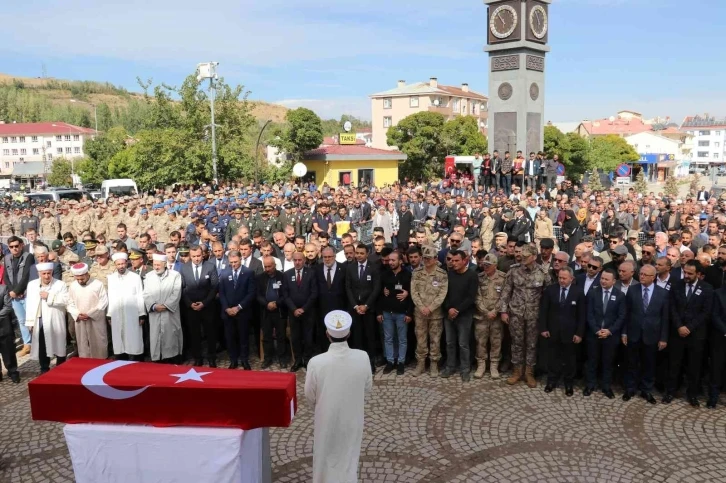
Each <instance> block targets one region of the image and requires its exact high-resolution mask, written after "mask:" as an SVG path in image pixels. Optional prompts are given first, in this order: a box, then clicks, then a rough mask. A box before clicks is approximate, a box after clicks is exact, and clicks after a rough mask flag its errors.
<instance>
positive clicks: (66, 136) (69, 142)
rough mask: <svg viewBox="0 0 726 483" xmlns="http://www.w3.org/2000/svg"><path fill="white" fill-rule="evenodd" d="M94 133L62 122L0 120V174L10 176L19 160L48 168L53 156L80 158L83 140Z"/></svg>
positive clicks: (82, 154) (19, 162)
mask: <svg viewBox="0 0 726 483" xmlns="http://www.w3.org/2000/svg"><path fill="white" fill-rule="evenodd" d="M95 135H96V131H94V130H93V129H87V128H84V127H79V126H74V125H72V124H67V123H65V122H40V123H22V124H21V123H13V124H6V123H3V122H0V177H9V176H11V175H12V173H13V169H14V167H15V166H16V165H18V164H22V163H30V162H43V163H45V166H46V168H47V169H48V170H49V169H50V165H51V163H52V161H53V160H54V159H56V158H65V159H77V158H82V157H84V156H85V152H84V150H83V146H84V143H85V142H86V140H87V139H91V138H93V137H94V136H95Z"/></svg>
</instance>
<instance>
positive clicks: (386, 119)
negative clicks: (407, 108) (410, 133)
mask: <svg viewBox="0 0 726 483" xmlns="http://www.w3.org/2000/svg"><path fill="white" fill-rule="evenodd" d="M392 125H393V120H392V119H391V116H385V117H384V118H383V127H391V126H392Z"/></svg>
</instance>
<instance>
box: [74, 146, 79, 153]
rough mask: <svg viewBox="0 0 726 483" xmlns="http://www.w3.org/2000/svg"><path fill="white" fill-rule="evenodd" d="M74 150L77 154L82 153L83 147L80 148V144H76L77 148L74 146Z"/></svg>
mask: <svg viewBox="0 0 726 483" xmlns="http://www.w3.org/2000/svg"><path fill="white" fill-rule="evenodd" d="M73 152H74V153H76V154H81V148H79V147H78V146H76V147H75V148H73Z"/></svg>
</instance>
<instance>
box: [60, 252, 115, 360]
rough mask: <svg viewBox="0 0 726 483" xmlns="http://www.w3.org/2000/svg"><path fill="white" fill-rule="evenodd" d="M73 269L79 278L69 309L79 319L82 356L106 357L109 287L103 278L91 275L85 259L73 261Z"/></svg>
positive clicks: (74, 283)
mask: <svg viewBox="0 0 726 483" xmlns="http://www.w3.org/2000/svg"><path fill="white" fill-rule="evenodd" d="M71 273H72V274H73V277H75V281H74V282H73V283H72V284H71V286H70V288H69V289H68V313H69V314H70V315H71V317H72V318H73V320H74V321H75V323H76V342H77V344H78V357H91V358H94V359H106V358H107V357H108V332H107V329H106V307H108V294H107V292H106V289H105V288H104V286H103V283H101V281H100V280H97V279H94V278H91V275H90V274H89V273H88V265H86V264H85V263H76V264H75V265H73V266H72V267H71Z"/></svg>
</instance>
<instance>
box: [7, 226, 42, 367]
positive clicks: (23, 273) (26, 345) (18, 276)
mask: <svg viewBox="0 0 726 483" xmlns="http://www.w3.org/2000/svg"><path fill="white" fill-rule="evenodd" d="M8 248H9V249H10V256H9V257H5V275H4V277H5V280H4V281H5V285H6V286H7V288H8V290H9V293H8V294H9V295H10V298H11V299H12V306H13V310H14V311H15V316H16V317H17V319H18V321H19V324H18V325H19V326H20V334H21V336H22V338H23V349H22V350H21V351H20V353H19V354H18V355H19V356H20V357H22V356H25V355H27V354H29V353H30V337H31V336H30V331H29V330H28V328H27V327H26V326H25V323H24V321H25V290H26V288H27V286H28V280H29V277H30V267H31V266H32V265H33V264H34V263H35V258H33V255H32V254H30V253H27V252H25V251H24V250H23V242H22V240H21V239H20V238H18V237H16V236H11V237H10V238H9V239H8Z"/></svg>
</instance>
